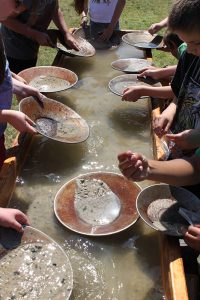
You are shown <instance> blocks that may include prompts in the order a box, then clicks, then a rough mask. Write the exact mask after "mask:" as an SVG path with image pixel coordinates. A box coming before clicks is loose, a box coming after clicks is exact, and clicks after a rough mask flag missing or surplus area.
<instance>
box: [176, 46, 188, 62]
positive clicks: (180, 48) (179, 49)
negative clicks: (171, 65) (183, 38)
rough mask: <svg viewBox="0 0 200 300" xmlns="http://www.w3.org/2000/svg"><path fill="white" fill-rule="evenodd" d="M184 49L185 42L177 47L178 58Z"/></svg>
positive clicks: (185, 47)
mask: <svg viewBox="0 0 200 300" xmlns="http://www.w3.org/2000/svg"><path fill="white" fill-rule="evenodd" d="M186 49H187V44H186V43H182V44H181V45H180V46H179V47H178V59H179V58H180V57H181V55H182V54H183V52H185V50H186Z"/></svg>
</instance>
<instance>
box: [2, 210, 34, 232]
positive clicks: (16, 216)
mask: <svg viewBox="0 0 200 300" xmlns="http://www.w3.org/2000/svg"><path fill="white" fill-rule="evenodd" d="M22 225H30V224H29V221H28V218H27V216H26V215H25V214H24V213H23V212H21V211H20V210H18V209H12V208H2V207H1V208H0V226H3V227H9V228H13V229H15V230H17V231H19V232H23V227H22Z"/></svg>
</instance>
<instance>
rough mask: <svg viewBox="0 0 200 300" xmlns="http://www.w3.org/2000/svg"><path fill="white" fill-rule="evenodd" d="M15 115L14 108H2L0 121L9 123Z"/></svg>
mask: <svg viewBox="0 0 200 300" xmlns="http://www.w3.org/2000/svg"><path fill="white" fill-rule="evenodd" d="M12 116H13V110H10V109H2V110H0V123H9V122H10V119H11V118H12Z"/></svg>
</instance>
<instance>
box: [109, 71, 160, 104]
mask: <svg viewBox="0 0 200 300" xmlns="http://www.w3.org/2000/svg"><path fill="white" fill-rule="evenodd" d="M141 85H145V86H150V85H151V86H155V87H158V86H161V84H160V82H157V81H155V80H153V79H151V78H139V77H138V76H137V75H136V74H125V75H120V76H117V77H115V78H113V79H111V80H110V82H109V84H108V86H109V89H110V90H111V92H113V93H114V94H116V95H118V96H121V97H122V95H123V91H124V90H125V89H126V88H128V87H130V86H141ZM141 98H147V96H142V97H141Z"/></svg>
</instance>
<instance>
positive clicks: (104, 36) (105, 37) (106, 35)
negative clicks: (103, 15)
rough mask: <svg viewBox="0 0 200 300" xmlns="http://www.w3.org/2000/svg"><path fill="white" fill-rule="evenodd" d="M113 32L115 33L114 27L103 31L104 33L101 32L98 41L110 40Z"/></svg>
mask: <svg viewBox="0 0 200 300" xmlns="http://www.w3.org/2000/svg"><path fill="white" fill-rule="evenodd" d="M112 34H113V29H111V28H109V27H108V28H106V29H105V30H104V31H103V33H102V34H100V36H99V37H98V39H97V41H98V42H104V41H108V40H109V39H110V38H111V36H112Z"/></svg>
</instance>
